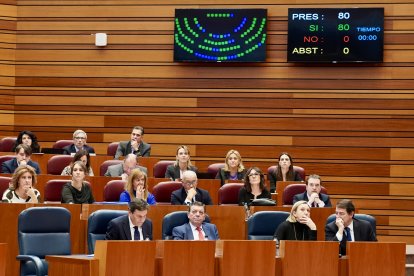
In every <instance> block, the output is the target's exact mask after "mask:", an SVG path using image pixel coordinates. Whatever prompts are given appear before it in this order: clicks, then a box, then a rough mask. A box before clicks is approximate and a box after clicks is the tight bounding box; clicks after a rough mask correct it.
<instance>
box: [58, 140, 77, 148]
mask: <svg viewBox="0 0 414 276" xmlns="http://www.w3.org/2000/svg"><path fill="white" fill-rule="evenodd" d="M72 144H73V140H58V141H56V142H55V143H54V144H53V148H54V149H63V148H64V147H66V146H69V145H72Z"/></svg>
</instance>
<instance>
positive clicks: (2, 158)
mask: <svg viewBox="0 0 414 276" xmlns="http://www.w3.org/2000/svg"><path fill="white" fill-rule="evenodd" d="M15 157H16V156H15V155H3V156H0V168H1V166H2V164H3V163H4V162H6V161H9V160H11V159H13V158H15ZM0 172H1V171H0Z"/></svg>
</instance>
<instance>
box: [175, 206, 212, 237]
mask: <svg viewBox="0 0 414 276" xmlns="http://www.w3.org/2000/svg"><path fill="white" fill-rule="evenodd" d="M187 217H188V220H189V222H188V223H185V224H183V225H181V226H176V227H174V228H173V230H172V236H173V239H174V240H195V241H204V240H218V239H219V234H218V230H217V227H216V226H215V225H214V224H211V223H207V222H204V220H205V219H206V211H205V205H204V204H203V203H201V202H198V201H195V202H194V203H193V204H191V205H190V206H189V207H188V212H187Z"/></svg>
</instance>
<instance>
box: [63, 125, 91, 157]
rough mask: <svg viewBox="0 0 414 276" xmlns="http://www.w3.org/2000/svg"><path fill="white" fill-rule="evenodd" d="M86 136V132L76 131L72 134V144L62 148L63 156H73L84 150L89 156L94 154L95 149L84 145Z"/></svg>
mask: <svg viewBox="0 0 414 276" xmlns="http://www.w3.org/2000/svg"><path fill="white" fill-rule="evenodd" d="M87 138H88V136H87V135H86V132H85V131H83V130H81V129H78V130H76V131H75V132H74V133H73V144H71V145H69V146H66V147H64V148H63V154H68V155H75V153H77V152H78V151H79V150H82V149H83V150H86V151H87V152H89V154H95V149H94V148H93V147H90V146H88V145H87V144H86V139H87Z"/></svg>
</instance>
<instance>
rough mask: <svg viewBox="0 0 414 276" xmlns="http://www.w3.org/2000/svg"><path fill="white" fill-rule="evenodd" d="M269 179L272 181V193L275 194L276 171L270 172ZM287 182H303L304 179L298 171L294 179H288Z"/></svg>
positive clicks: (295, 172)
mask: <svg viewBox="0 0 414 276" xmlns="http://www.w3.org/2000/svg"><path fill="white" fill-rule="evenodd" d="M267 177H268V178H269V181H270V192H271V193H274V192H275V191H276V182H277V181H276V170H274V171H272V172H270V173H269V174H268V175H267ZM287 181H303V179H302V177H301V176H300V174H299V173H298V172H297V171H294V178H293V179H288V180H287Z"/></svg>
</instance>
